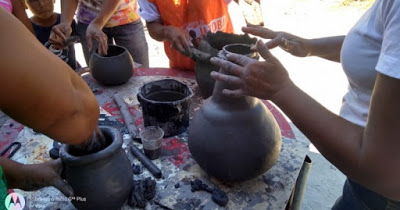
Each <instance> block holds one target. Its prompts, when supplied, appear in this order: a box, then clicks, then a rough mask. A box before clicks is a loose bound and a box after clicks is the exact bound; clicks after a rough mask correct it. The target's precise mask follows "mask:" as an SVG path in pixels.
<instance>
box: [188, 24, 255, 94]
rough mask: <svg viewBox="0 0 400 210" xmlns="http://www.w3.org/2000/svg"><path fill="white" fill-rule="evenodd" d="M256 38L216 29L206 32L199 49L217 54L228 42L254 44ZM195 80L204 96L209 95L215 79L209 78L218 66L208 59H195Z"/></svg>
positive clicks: (212, 54)
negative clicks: (212, 31) (215, 30)
mask: <svg viewBox="0 0 400 210" xmlns="http://www.w3.org/2000/svg"><path fill="white" fill-rule="evenodd" d="M256 41H257V39H256V38H250V37H249V35H247V34H245V35H238V34H230V33H224V32H221V31H218V32H216V33H211V32H208V33H207V35H205V36H204V37H203V39H202V40H201V41H200V44H199V50H200V51H203V52H205V53H208V54H210V55H211V56H217V55H218V52H219V51H221V50H222V48H223V47H224V46H225V45H228V44H235V43H241V44H255V43H256ZM195 70H196V82H197V84H198V86H199V89H200V92H201V94H202V96H203V97H204V98H208V97H210V96H211V94H212V92H213V89H214V84H215V80H214V79H212V78H211V76H210V73H211V72H212V71H218V70H219V67H218V66H215V65H213V64H211V63H210V62H209V61H208V60H203V59H196V67H195Z"/></svg>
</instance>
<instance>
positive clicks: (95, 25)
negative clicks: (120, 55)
mask: <svg viewBox="0 0 400 210" xmlns="http://www.w3.org/2000/svg"><path fill="white" fill-rule="evenodd" d="M120 3H121V0H103V1H102V6H101V10H100V13H99V14H98V15H97V17H96V18H95V19H94V20H93V21H92V22H91V23H90V24H89V26H88V28H87V30H86V40H87V45H88V48H89V50H90V51H92V48H93V39H95V40H96V41H98V42H99V53H100V54H101V55H106V54H107V51H108V45H107V35H106V34H105V33H104V32H103V31H102V30H103V27H104V26H105V25H106V23H107V21H108V20H109V19H110V18H111V16H112V15H113V13H114V12H115V10H117V8H118V6H119V5H120Z"/></svg>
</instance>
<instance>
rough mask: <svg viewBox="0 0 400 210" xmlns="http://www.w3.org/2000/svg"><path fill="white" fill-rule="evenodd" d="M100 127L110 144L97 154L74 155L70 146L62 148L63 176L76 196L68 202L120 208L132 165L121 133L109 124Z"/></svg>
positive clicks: (78, 205)
mask: <svg viewBox="0 0 400 210" xmlns="http://www.w3.org/2000/svg"><path fill="white" fill-rule="evenodd" d="M100 130H101V131H102V132H103V134H104V136H105V138H106V140H107V141H109V142H110V144H109V145H108V146H107V147H106V148H105V149H103V150H101V151H99V152H97V153H93V154H89V155H83V156H74V155H71V150H73V149H72V148H71V146H69V145H63V146H62V147H61V151H60V158H61V160H62V161H63V163H64V174H65V178H66V180H67V181H68V183H69V184H71V186H72V188H73V190H74V196H75V198H76V199H74V200H72V201H71V202H72V204H73V205H74V206H75V207H76V208H77V209H85V210H87V209H89V210H90V209H93V210H98V209H107V210H108V209H120V208H121V207H122V205H123V204H124V202H125V200H126V199H127V198H128V196H129V193H130V190H131V187H132V180H133V176H132V168H131V166H130V162H129V159H128V157H127V155H126V153H125V152H124V150H123V149H122V148H121V146H122V137H121V133H120V132H119V131H118V129H116V128H113V127H109V126H100ZM77 198H80V200H78V199H77Z"/></svg>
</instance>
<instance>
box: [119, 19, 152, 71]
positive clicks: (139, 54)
mask: <svg viewBox="0 0 400 210" xmlns="http://www.w3.org/2000/svg"><path fill="white" fill-rule="evenodd" d="M113 38H114V40H115V43H116V44H117V45H121V46H123V47H125V48H127V49H128V51H129V53H130V54H131V56H132V58H133V61H135V63H140V64H141V65H142V67H149V48H148V45H147V41H146V36H145V34H144V27H143V23H142V21H141V20H140V19H139V20H138V21H135V22H133V23H129V24H126V25H121V26H117V27H114V28H113Z"/></svg>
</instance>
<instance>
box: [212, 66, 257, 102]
mask: <svg viewBox="0 0 400 210" xmlns="http://www.w3.org/2000/svg"><path fill="white" fill-rule="evenodd" d="M219 72H220V73H222V74H228V72H226V71H225V70H224V69H220V70H219ZM228 75H229V74H228ZM238 88H239V87H235V86H234V85H229V84H227V83H225V82H221V81H216V82H215V87H214V91H213V94H212V98H211V100H212V101H214V102H215V103H217V104H220V105H221V106H227V108H229V109H232V108H243V107H251V106H252V105H253V104H254V103H255V102H256V99H255V98H254V97H251V96H242V97H236V98H234V97H230V96H226V95H224V94H222V90H224V89H229V90H235V89H238Z"/></svg>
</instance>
